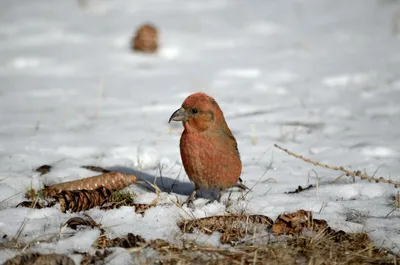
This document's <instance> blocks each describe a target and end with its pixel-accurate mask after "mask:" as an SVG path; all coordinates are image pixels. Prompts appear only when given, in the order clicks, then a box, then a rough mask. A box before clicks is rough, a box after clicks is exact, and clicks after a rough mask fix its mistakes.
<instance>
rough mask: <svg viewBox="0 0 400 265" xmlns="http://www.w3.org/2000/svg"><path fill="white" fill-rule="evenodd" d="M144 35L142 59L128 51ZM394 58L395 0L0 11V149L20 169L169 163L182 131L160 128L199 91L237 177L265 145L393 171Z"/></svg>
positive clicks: (398, 27) (169, 2)
mask: <svg viewBox="0 0 400 265" xmlns="http://www.w3.org/2000/svg"><path fill="white" fill-rule="evenodd" d="M144 24H148V25H149V28H150V29H149V28H147V30H148V31H147V33H146V32H145V33H144V35H143V36H142V38H143V40H142V41H144V42H146V41H147V40H148V39H146V38H150V41H155V43H156V44H155V45H154V44H150V48H148V50H146V49H147V48H146V47H145V48H140V47H139V46H140V45H142V46H143V45H144V46H146V45H147V44H143V43H142V44H140V43H138V44H137V45H136V46H137V47H139V48H137V47H136V48H135V37H136V38H139V37H138V36H137V34H138V33H140V32H138V31H140V27H141V26H143V25H144ZM146 34H148V35H147V37H146ZM151 45H153V46H151ZM399 48H400V1H396V0H353V1H348V0H337V1H332V0H292V1H289V0H285V1H269V0H252V1H237V0H229V1H228V0H208V1H195V0H189V1H179V0H158V1H155V0H151V1H150V0H143V1H138V0H136V1H126V0H114V1H107V0H79V1H47V0H35V1H22V0H3V1H2V2H1V10H0V113H1V114H0V123H1V127H0V137H1V146H0V151H1V152H2V153H3V154H4V155H5V156H6V155H8V154H10V153H12V154H14V155H13V156H12V157H13V158H12V159H16V160H17V161H22V160H24V159H25V158H27V157H29V159H27V160H24V161H25V162H24V163H28V164H24V165H22V164H23V163H22V162H21V163H22V164H21V165H20V166H26V167H31V166H32V165H33V164H35V165H37V164H38V163H39V161H38V160H40V161H41V162H42V161H43V162H45V161H46V163H48V161H49V159H50V160H52V161H59V160H62V159H65V158H66V157H69V158H76V159H78V160H79V159H82V158H85V159H92V160H95V161H97V162H98V163H100V164H103V165H104V164H105V165H114V164H120V163H121V162H122V163H126V164H127V165H129V166H138V165H139V164H140V163H139V162H138V161H139V159H138V156H139V153H140V152H141V151H140V150H142V149H143V150H144V151H143V152H144V153H143V154H142V157H149V159H148V161H149V162H148V168H154V167H156V166H157V165H158V164H159V163H160V161H161V163H165V164H166V165H168V166H171V165H173V164H174V163H175V162H176V161H177V160H179V150H178V141H179V136H180V130H181V126H180V125H179V124H172V125H168V124H167V121H168V118H169V116H170V115H171V113H172V112H173V111H174V110H176V109H177V108H178V107H179V106H180V104H181V103H182V101H183V100H184V98H185V97H186V96H187V95H189V94H190V93H192V92H196V91H204V92H206V93H208V94H210V95H211V96H213V97H215V98H216V100H217V101H218V102H219V103H220V105H221V107H222V109H223V110H224V112H225V116H226V117H227V120H228V123H229V124H230V127H231V128H232V130H233V131H234V134H235V135H236V137H237V138H238V141H239V148H240V150H241V153H242V157H243V160H244V163H245V165H247V166H248V167H246V168H245V172H246V170H247V169H248V168H249V167H251V166H252V165H254V164H256V162H254V161H258V162H257V163H262V164H267V161H262V160H261V162H259V161H260V160H259V159H260V157H263V154H265V153H266V152H269V151H270V150H271V149H272V144H273V143H275V142H281V143H282V142H284V143H286V144H287V146H288V147H293V148H296V147H302V148H305V149H306V150H307V152H309V153H310V155H312V156H316V157H318V158H319V159H322V160H324V159H329V161H331V162H332V163H335V162H337V163H339V164H354V163H357V165H359V167H360V168H375V169H376V167H377V165H381V164H382V159H383V160H384V162H385V163H386V164H390V165H391V168H389V169H388V172H393V171H395V170H394V168H393V167H396V168H397V169H400V166H397V165H398V164H399V163H398V162H399V158H398V152H399V151H400V141H399V137H398V136H399V132H400V129H399V125H398V124H399V123H398V122H399V117H400V105H399V103H398V102H399V99H400V95H399V93H400V49H399ZM138 146H139V147H140V148H139V147H138ZM141 148H142V149H141ZM344 153H345V154H349V156H351V155H354V156H353V158H354V159H350V160H347V159H346V161H344V159H343V154H344ZM33 155H34V156H33ZM16 157H17V158H16ZM18 157H19V158H18ZM24 157H25V158H24ZM32 157H34V158H32ZM154 157H155V158H154ZM18 159H19V160H18ZM143 159H144V158H143ZM269 159H270V157H269V158H268V161H269ZM144 160H145V159H144ZM146 161H147V160H146ZM356 161H357V162H356ZM14 162H15V161H14ZM142 162H143V161H142ZM391 162H393V163H391ZM77 163H78V162H77ZM143 163H144V162H143ZM143 163H142V166H143V165H144V164H143ZM31 164H32V165H31ZM395 164H396V166H394V165H395ZM144 168H146V167H144ZM383 170H384V169H383Z"/></svg>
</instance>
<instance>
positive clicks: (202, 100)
mask: <svg viewBox="0 0 400 265" xmlns="http://www.w3.org/2000/svg"><path fill="white" fill-rule="evenodd" d="M171 121H182V122H183V126H184V127H185V129H186V130H188V131H192V132H203V131H205V130H207V129H210V128H215V127H216V126H220V125H224V124H226V123H225V119H224V115H223V113H222V111H221V109H220V108H219V106H218V104H217V102H216V101H215V100H214V99H213V98H212V97H210V96H208V95H207V94H205V93H201V92H199V93H194V94H192V95H190V96H188V97H187V98H186V99H185V101H184V102H183V104H182V107H181V108H180V109H178V110H176V111H175V112H174V113H173V114H172V115H171V117H170V118H169V122H171Z"/></svg>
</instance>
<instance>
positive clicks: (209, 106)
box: [169, 93, 242, 205]
mask: <svg viewBox="0 0 400 265" xmlns="http://www.w3.org/2000/svg"><path fill="white" fill-rule="evenodd" d="M171 121H182V122H183V127H184V131H183V133H182V136H181V141H180V151H181V158H182V162H183V167H184V168H185V171H186V174H187V175H188V177H189V179H190V180H191V181H192V182H193V183H194V185H195V187H194V191H193V192H192V194H191V195H190V196H189V198H188V199H187V201H186V203H187V204H188V205H189V203H190V202H191V201H192V200H193V198H194V196H195V195H196V192H197V191H198V190H199V189H201V188H210V189H217V190H218V191H219V194H218V201H219V200H220V199H221V191H222V190H224V189H227V188H230V187H232V186H234V185H235V184H236V183H237V182H238V180H240V181H241V179H240V173H241V171H242V162H241V161H240V155H239V151H238V147H237V142H236V139H235V137H233V135H232V132H231V130H230V129H229V127H228V125H227V124H226V121H225V118H224V114H223V113H222V111H221V109H220V108H219V106H218V104H217V102H216V101H215V100H214V99H213V98H212V97H210V96H208V95H206V94H204V93H195V94H192V95H190V96H189V97H187V98H186V99H185V101H184V102H183V104H182V107H181V108H180V109H178V110H177V111H175V112H174V113H173V114H172V116H171V118H170V119H169V122H171Z"/></svg>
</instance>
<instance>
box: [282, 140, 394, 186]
mask: <svg viewBox="0 0 400 265" xmlns="http://www.w3.org/2000/svg"><path fill="white" fill-rule="evenodd" d="M274 146H275V147H276V148H278V149H280V150H282V151H284V152H286V153H288V154H289V155H291V156H294V157H296V158H298V159H301V160H303V161H304V162H307V163H310V164H313V165H314V166H320V167H324V168H327V169H332V170H336V171H341V172H344V173H345V174H346V176H351V177H359V178H361V179H367V180H369V181H375V182H377V183H378V182H382V183H389V184H392V185H394V186H395V187H396V188H397V187H399V186H400V181H393V180H391V179H384V178H383V177H380V178H375V177H370V176H368V175H366V174H363V173H361V171H359V170H358V171H350V170H348V169H345V168H344V167H337V166H330V165H327V164H323V163H320V162H316V161H313V160H311V159H309V158H306V157H304V156H301V155H298V154H295V153H293V152H291V151H289V150H287V149H285V148H283V147H280V146H279V145H277V144H275V145H274Z"/></svg>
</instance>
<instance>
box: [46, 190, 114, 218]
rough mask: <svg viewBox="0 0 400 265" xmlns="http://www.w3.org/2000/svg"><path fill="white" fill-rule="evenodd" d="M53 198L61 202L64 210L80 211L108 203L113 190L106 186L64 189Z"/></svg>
mask: <svg viewBox="0 0 400 265" xmlns="http://www.w3.org/2000/svg"><path fill="white" fill-rule="evenodd" d="M53 198H54V199H55V200H56V201H57V202H59V203H60V206H61V211H62V212H66V211H68V210H71V211H73V212H80V211H86V210H89V209H91V208H93V207H96V206H101V205H103V204H104V203H106V202H107V201H108V199H110V198H111V191H110V190H108V189H106V188H105V187H100V188H98V189H96V190H63V191H61V192H60V193H58V194H56V195H55V196H53Z"/></svg>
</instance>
